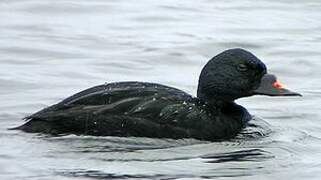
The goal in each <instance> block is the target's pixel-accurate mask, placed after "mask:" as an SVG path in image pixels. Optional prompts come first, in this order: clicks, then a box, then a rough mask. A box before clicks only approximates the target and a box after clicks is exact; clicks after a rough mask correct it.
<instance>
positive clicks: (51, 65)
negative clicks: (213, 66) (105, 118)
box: [0, 0, 321, 180]
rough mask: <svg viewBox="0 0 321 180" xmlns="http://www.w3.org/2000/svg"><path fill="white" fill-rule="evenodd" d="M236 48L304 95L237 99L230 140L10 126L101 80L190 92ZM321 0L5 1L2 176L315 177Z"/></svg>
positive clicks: (319, 167)
mask: <svg viewBox="0 0 321 180" xmlns="http://www.w3.org/2000/svg"><path fill="white" fill-rule="evenodd" d="M234 47H241V48H245V49H247V50H249V51H251V52H253V53H254V54H256V55H257V56H258V57H259V58H260V59H261V60H262V61H264V62H265V63H266V65H267V67H268V69H269V72H271V73H274V74H276V75H277V76H278V77H279V80H280V81H282V82H283V83H284V84H286V85H287V87H289V88H290V89H293V90H296V91H298V92H300V93H302V94H303V97H301V98H297V97H295V98H294V97H283V98H271V97H260V96H257V97H250V98H244V99H241V100H239V101H238V103H239V104H241V105H243V106H244V107H246V108H247V109H248V110H249V112H251V114H253V115H255V117H256V118H255V119H253V121H252V123H254V124H259V125H261V128H253V127H248V128H246V129H245V130H244V131H243V132H242V133H241V134H240V135H239V136H238V137H236V138H235V139H232V140H229V141H224V142H216V143H210V142H204V141H198V140H193V139H182V140H171V139H149V138H117V137H92V136H74V135H69V136H62V137H49V136H45V135H40V134H27V133H23V132H20V131H8V130H7V128H9V127H14V126H17V125H20V124H22V123H23V121H22V120H21V119H22V118H23V117H24V116H26V115H29V114H31V113H33V112H35V111H37V110H40V109H41V108H44V107H47V106H49V105H51V104H53V103H56V102H58V101H60V100H62V99H64V98H66V97H68V96H70V95H72V94H73V93H76V92H78V91H80V90H83V89H85V88H88V87H91V86H94V85H97V84H102V83H104V82H113V81H124V80H139V81H149V82H157V83H162V84H166V85H170V86H175V87H177V88H180V89H182V90H184V91H186V92H189V93H191V94H193V95H195V93H196V87H197V80H198V75H199V73H200V70H201V68H202V67H203V65H204V64H205V63H206V62H207V60H208V59H209V58H211V57H213V56H214V55H216V54H217V53H219V52H221V51H223V50H225V49H228V48H234ZM320 60H321V1H319V0H305V1H290V0H275V1H271V0H260V1H258V0H241V1H230V0H228V1H210V0H201V1H193V0H184V1H183V0H177V1H171V0H162V1H156V0H141V1H129V0H127V1H126V0H117V1H114V0H90V1H89V0H59V1H49V0H24V1H19V0H2V1H0V99H1V104H0V143H1V149H0V179H1V180H5V179H44V180H49V179H68V180H69V179H126V178H127V179H135V178H137V179H215V178H217V179H233V178H235V179H272V178H275V179H320V176H321V175H320V174H321V162H320V159H321V122H320V120H321V111H320V110H321V107H320V103H321V100H320V98H321V76H320V75H321V72H320V69H321V61H320Z"/></svg>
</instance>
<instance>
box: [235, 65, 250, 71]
mask: <svg viewBox="0 0 321 180" xmlns="http://www.w3.org/2000/svg"><path fill="white" fill-rule="evenodd" d="M237 70H239V71H242V72H244V71H247V70H248V68H247V65H245V64H239V65H238V66H237Z"/></svg>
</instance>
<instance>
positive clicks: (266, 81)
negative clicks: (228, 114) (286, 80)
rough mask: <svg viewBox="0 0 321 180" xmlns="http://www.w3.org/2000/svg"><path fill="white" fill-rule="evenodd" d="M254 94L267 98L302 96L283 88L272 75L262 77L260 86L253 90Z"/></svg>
mask: <svg viewBox="0 0 321 180" xmlns="http://www.w3.org/2000/svg"><path fill="white" fill-rule="evenodd" d="M254 94H258V95H268V96H302V95H301V94H299V93H297V92H293V91H290V90H288V89H286V88H284V85H283V84H281V83H280V82H279V81H278V80H277V79H276V76H275V75H273V74H265V75H264V76H263V77H262V79H261V84H260V86H259V87H258V88H257V89H256V90H254Z"/></svg>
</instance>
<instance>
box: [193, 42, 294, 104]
mask: <svg viewBox="0 0 321 180" xmlns="http://www.w3.org/2000/svg"><path fill="white" fill-rule="evenodd" d="M252 95H268V96H300V94H299V93H296V92H293V91H290V90H288V89H285V88H284V86H283V85H282V84H281V83H280V82H279V81H278V80H277V79H276V76H274V75H272V74H268V73H267V69H266V66H265V64H264V63H263V62H262V61H261V60H259V59H258V58H257V57H256V56H254V55H253V54H252V53H250V52H248V51H246V50H244V49H239V48H237V49H229V50H226V51H224V52H222V53H220V54H218V55H216V56H215V57H213V58H212V59H211V60H210V61H209V62H208V63H207V64H206V65H205V67H204V68H203V70H202V72H201V75H200V78H199V84H198V90H197V96H198V97H199V98H200V99H202V100H204V101H207V102H211V101H223V102H231V101H234V100H235V99H238V98H241V97H247V96H252Z"/></svg>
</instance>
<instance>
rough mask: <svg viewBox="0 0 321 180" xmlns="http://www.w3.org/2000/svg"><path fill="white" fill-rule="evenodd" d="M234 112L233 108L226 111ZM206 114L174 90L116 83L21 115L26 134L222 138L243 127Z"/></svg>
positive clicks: (209, 113)
mask: <svg viewBox="0 0 321 180" xmlns="http://www.w3.org/2000/svg"><path fill="white" fill-rule="evenodd" d="M229 113H231V114H232V113H233V112H229ZM215 115H217V114H215V113H214V114H213V112H210V111H209V110H208V108H207V107H206V105H205V104H202V103H201V102H200V101H199V99H197V98H193V97H192V96H191V95H189V94H187V93H185V92H184V91H181V90H178V89H176V88H172V87H168V86H164V85H160V84H155V83H145V82H119V83H110V84H104V85H100V86H95V87H92V88H89V89H86V90H84V91H81V92H79V93H77V94H75V95H73V96H71V97H69V98H67V99H65V100H63V101H61V102H60V103H58V104H55V105H53V106H50V107H48V108H45V109H43V110H41V111H39V112H37V113H35V114H32V115H30V116H28V117H26V118H25V119H26V120H28V122H27V123H26V124H24V125H22V126H20V127H19V129H22V130H24V131H26V132H44V133H50V134H70V133H72V134H83V135H96V136H139V137H160V138H190V137H192V138H197V139H208V140H209V139H221V138H228V137H230V136H232V135H234V134H235V133H236V132H237V131H238V130H239V129H240V128H241V125H240V124H239V123H238V122H237V120H235V121H231V122H229V121H230V118H231V117H227V116H225V115H224V114H221V115H220V117H215Z"/></svg>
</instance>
